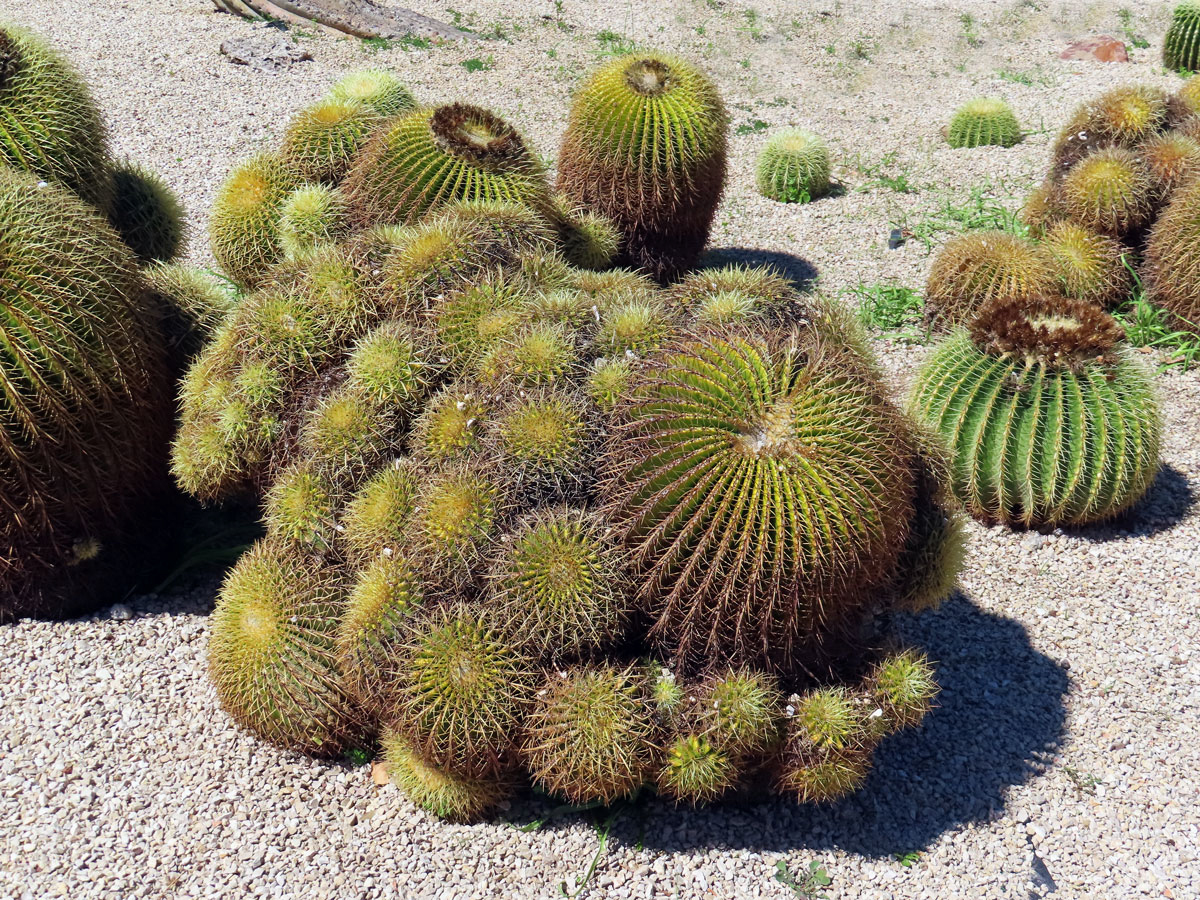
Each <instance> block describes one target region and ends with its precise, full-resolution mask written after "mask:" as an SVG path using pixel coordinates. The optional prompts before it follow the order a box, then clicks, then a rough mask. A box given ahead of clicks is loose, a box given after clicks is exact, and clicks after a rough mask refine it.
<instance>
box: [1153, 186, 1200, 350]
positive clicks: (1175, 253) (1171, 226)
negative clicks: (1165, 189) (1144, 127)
mask: <svg viewBox="0 0 1200 900" xmlns="http://www.w3.org/2000/svg"><path fill="white" fill-rule="evenodd" d="M1145 269H1146V272H1147V275H1148V278H1147V280H1148V282H1149V289H1150V290H1149V292H1150V296H1151V297H1152V298H1153V299H1154V301H1155V302H1156V303H1159V304H1161V305H1162V306H1163V307H1164V308H1166V309H1167V310H1168V312H1170V313H1171V315H1172V317H1173V319H1174V321H1175V323H1176V324H1177V325H1178V326H1179V327H1181V328H1183V329H1185V330H1187V331H1190V332H1191V333H1192V334H1200V180H1193V181H1191V182H1189V183H1188V184H1187V185H1185V186H1184V187H1183V188H1181V189H1180V190H1178V191H1176V193H1175V196H1174V197H1173V198H1172V200H1171V202H1170V203H1168V204H1167V206H1166V208H1165V209H1164V210H1163V211H1162V214H1161V215H1160V216H1159V217H1158V221H1157V222H1155V224H1154V227H1153V228H1151V229H1150V235H1149V238H1148V240H1147V242H1146V254H1145Z"/></svg>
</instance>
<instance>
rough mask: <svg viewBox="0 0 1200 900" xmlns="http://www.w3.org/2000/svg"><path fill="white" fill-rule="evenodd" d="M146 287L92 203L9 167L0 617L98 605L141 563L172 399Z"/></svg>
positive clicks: (0, 209) (2, 272)
mask: <svg viewBox="0 0 1200 900" xmlns="http://www.w3.org/2000/svg"><path fill="white" fill-rule="evenodd" d="M142 291H143V286H142V282H141V280H140V276H139V273H138V270H137V265H136V260H135V259H134V257H133V254H132V253H131V252H130V251H129V249H128V248H127V247H126V246H125V245H124V244H122V243H121V241H120V239H119V238H118V236H117V234H116V233H115V232H114V231H113V230H112V229H111V228H109V227H108V225H107V224H106V223H105V222H104V221H103V219H102V218H101V217H100V215H99V213H98V212H97V211H96V210H95V209H94V208H93V207H91V206H88V205H86V204H84V203H83V202H82V201H81V200H80V199H79V198H78V197H77V196H75V195H74V194H71V193H69V192H68V191H67V190H66V189H65V188H63V187H59V186H58V185H54V184H46V183H44V182H38V180H37V179H36V177H35V176H31V175H27V174H25V173H23V172H17V171H15V170H13V169H11V168H8V167H6V166H0V305H2V306H3V309H4V311H5V317H4V322H3V324H2V325H0V336H2V337H3V342H2V346H3V349H2V350H0V375H2V377H3V383H4V385H5V390H4V392H3V398H2V400H0V409H2V411H3V412H2V419H3V427H0V456H2V457H3V465H2V466H0V506H2V507H3V509H4V511H5V515H4V517H3V523H2V525H0V597H2V599H0V620H7V619H10V618H12V617H13V616H17V615H49V616H64V615H71V614H73V613H74V612H76V611H78V610H82V609H84V608H86V607H87V606H88V605H90V604H92V603H99V602H103V600H104V599H106V598H107V597H110V596H111V595H113V594H115V593H119V592H121V591H123V590H124V589H126V588H127V587H128V585H129V580H130V572H132V571H136V570H140V566H138V565H136V564H135V563H136V562H137V561H138V560H141V561H142V562H144V561H145V557H144V554H143V552H142V550H141V549H139V550H138V552H136V553H134V554H132V555H129V551H130V548H129V546H128V544H129V543H131V542H132V538H133V535H134V534H135V533H136V532H137V528H136V527H135V526H137V525H138V523H139V522H140V521H146V522H149V519H150V517H149V511H148V510H147V509H146V508H145V507H146V506H148V505H150V504H151V502H152V500H154V499H156V498H157V497H158V496H159V495H160V494H161V491H162V490H163V489H164V488H165V486H166V484H167V482H166V480H165V475H166V472H165V468H164V466H165V457H166V446H167V443H166V442H167V437H168V431H169V428H170V422H171V402H170V400H171V398H170V380H169V376H168V374H167V369H166V367H165V365H164V360H163V355H162V346H161V345H162V341H161V339H160V337H159V332H158V321H157V319H156V316H155V312H154V311H153V310H152V309H150V308H149V307H148V306H146V305H144V304H143V303H142ZM144 546H145V545H143V547H144Z"/></svg>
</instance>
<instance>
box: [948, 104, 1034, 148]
mask: <svg viewBox="0 0 1200 900" xmlns="http://www.w3.org/2000/svg"><path fill="white" fill-rule="evenodd" d="M946 140H947V141H948V142H949V144H950V146H951V147H953V148H955V149H956V150H959V149H963V148H968V147H987V146H1000V147H1011V146H1012V145H1013V144H1015V143H1017V142H1018V141H1019V140H1021V126H1020V124H1018V122H1017V117H1016V116H1015V115H1014V114H1013V111H1012V107H1010V106H1009V105H1008V104H1007V103H1005V102H1004V101H1003V100H999V99H997V98H995V97H981V98H979V99H977V100H968V101H967V102H966V103H964V104H963V105H962V106H960V107H959V108H958V110H957V111H956V112H955V113H954V117H953V118H952V119H951V120H950V125H949V126H948V127H947V129H946Z"/></svg>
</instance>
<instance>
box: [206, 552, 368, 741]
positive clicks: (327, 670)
mask: <svg viewBox="0 0 1200 900" xmlns="http://www.w3.org/2000/svg"><path fill="white" fill-rule="evenodd" d="M342 602H343V598H342V592H341V588H340V586H339V584H338V580H337V578H336V575H335V573H334V572H333V571H331V570H329V569H326V568H323V567H322V565H321V562H320V560H319V559H317V558H313V557H308V556H303V555H301V556H297V555H294V554H291V553H288V552H287V549H286V545H281V544H278V543H275V542H272V541H267V542H260V543H258V544H256V545H255V546H254V547H253V548H252V549H251V550H250V552H249V553H247V554H246V555H245V556H243V557H242V558H241V559H240V560H239V561H238V563H237V565H236V566H235V568H234V570H233V571H232V572H231V573H230V575H229V577H228V578H227V579H226V581H225V584H224V585H223V586H222V588H221V593H220V596H219V597H218V598H217V606H216V609H215V610H214V611H213V616H212V622H211V635H210V637H209V646H208V662H209V674H210V676H211V677H212V680H213V683H214V684H215V685H216V688H217V696H218V698H219V699H220V701H221V705H222V706H224V707H225V709H226V711H227V712H228V713H229V714H230V715H231V716H232V717H233V718H234V720H235V721H237V722H238V723H239V724H240V725H242V726H243V727H244V728H246V729H248V730H249V731H252V732H253V733H254V734H256V735H258V736H259V737H261V738H264V739H266V740H269V741H272V742H273V743H276V744H279V745H280V746H283V747H288V748H290V749H294V750H302V751H304V752H306V753H312V754H314V755H318V756H336V755H337V754H339V753H341V752H342V751H343V750H345V749H346V748H347V747H348V746H350V745H351V744H352V743H354V742H355V741H356V740H357V739H359V738H360V737H361V735H362V733H363V723H362V722H361V717H360V714H359V712H358V710H357V708H356V707H355V705H354V702H353V700H352V699H351V698H350V696H349V694H348V693H347V692H346V691H345V689H344V688H343V686H342V683H341V678H340V675H339V673H338V670H337V660H336V655H335V652H334V635H335V633H336V628H337V623H338V613H339V612H340V611H341V604H342Z"/></svg>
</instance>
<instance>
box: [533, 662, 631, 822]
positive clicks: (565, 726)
mask: <svg viewBox="0 0 1200 900" xmlns="http://www.w3.org/2000/svg"><path fill="white" fill-rule="evenodd" d="M654 739H655V723H654V719H653V716H652V715H651V711H650V702H649V695H648V685H647V684H646V683H645V679H644V678H643V677H642V676H641V675H640V673H638V672H637V671H636V670H635V668H634V667H625V668H622V667H619V666H614V665H607V664H596V665H579V666H573V667H571V668H569V669H566V670H564V671H559V672H550V673H548V674H547V677H546V679H545V681H544V682H543V683H542V686H541V688H540V689H539V690H538V691H537V696H536V699H535V702H534V705H533V708H532V710H531V711H530V714H529V717H528V720H527V722H526V725H525V738H524V742H523V746H522V757H523V760H524V762H525V765H526V766H527V768H528V770H529V774H530V776H531V777H532V778H533V781H534V783H535V784H537V785H538V786H539V787H541V788H542V789H543V790H546V791H548V792H550V793H552V794H555V795H556V796H559V797H563V798H564V799H566V800H567V801H568V802H570V803H576V804H582V803H592V802H596V801H599V802H601V803H605V804H608V803H612V802H613V801H615V800H619V799H620V798H622V797H628V796H630V795H631V794H633V793H634V792H635V791H636V790H637V789H638V788H640V787H641V786H642V784H643V783H644V782H645V781H646V779H647V778H648V777H650V776H651V774H652V771H651V767H652V765H653V760H654V755H655V754H654Z"/></svg>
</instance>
